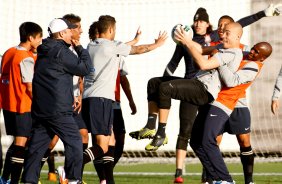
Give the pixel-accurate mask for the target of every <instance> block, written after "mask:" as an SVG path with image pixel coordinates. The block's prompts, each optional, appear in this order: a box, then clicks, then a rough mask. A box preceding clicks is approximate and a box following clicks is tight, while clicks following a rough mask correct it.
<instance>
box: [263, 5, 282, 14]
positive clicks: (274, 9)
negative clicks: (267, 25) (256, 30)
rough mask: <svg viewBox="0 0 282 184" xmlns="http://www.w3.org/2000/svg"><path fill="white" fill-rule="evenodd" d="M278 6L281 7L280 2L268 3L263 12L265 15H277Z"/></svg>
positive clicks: (278, 12)
mask: <svg viewBox="0 0 282 184" xmlns="http://www.w3.org/2000/svg"><path fill="white" fill-rule="evenodd" d="M279 7H282V4H277V5H274V4H272V3H271V4H270V5H269V6H268V7H267V8H266V9H265V10H264V13H265V15H266V16H267V17H272V16H279V15H280V10H279V9H278V8H279Z"/></svg>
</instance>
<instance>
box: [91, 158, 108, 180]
mask: <svg viewBox="0 0 282 184" xmlns="http://www.w3.org/2000/svg"><path fill="white" fill-rule="evenodd" d="M93 163H94V167H95V170H96V172H97V175H98V177H99V179H100V181H102V180H105V179H106V176H105V172H104V163H103V157H101V158H99V159H98V158H97V159H95V160H94V161H93Z"/></svg>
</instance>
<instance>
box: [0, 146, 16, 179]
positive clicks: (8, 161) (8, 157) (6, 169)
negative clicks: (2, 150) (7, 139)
mask: <svg viewBox="0 0 282 184" xmlns="http://www.w3.org/2000/svg"><path fill="white" fill-rule="evenodd" d="M13 152H14V143H12V144H11V145H10V147H9V148H8V150H7V153H6V158H5V163H4V168H3V173H2V176H1V177H2V178H3V179H4V180H6V181H7V180H9V178H10V174H11V155H12V154H13Z"/></svg>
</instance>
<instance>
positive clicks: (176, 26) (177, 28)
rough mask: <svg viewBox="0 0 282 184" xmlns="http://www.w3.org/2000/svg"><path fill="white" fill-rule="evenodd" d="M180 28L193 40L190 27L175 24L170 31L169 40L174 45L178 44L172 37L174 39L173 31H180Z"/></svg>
mask: <svg viewBox="0 0 282 184" xmlns="http://www.w3.org/2000/svg"><path fill="white" fill-rule="evenodd" d="M180 27H183V29H184V31H185V32H186V33H185V34H189V35H190V36H191V38H193V35H194V32H193V29H192V28H191V26H189V25H183V24H176V25H175V26H174V27H173V28H172V31H171V38H172V40H173V41H174V42H175V43H176V44H179V41H177V40H176V39H175V38H174V37H175V31H176V30H180Z"/></svg>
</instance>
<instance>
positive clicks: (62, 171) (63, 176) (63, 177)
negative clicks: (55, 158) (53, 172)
mask: <svg viewBox="0 0 282 184" xmlns="http://www.w3.org/2000/svg"><path fill="white" fill-rule="evenodd" d="M57 173H58V175H59V182H60V184H68V180H67V179H66V173H65V169H64V167H63V166H59V167H58V168H57Z"/></svg>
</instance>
